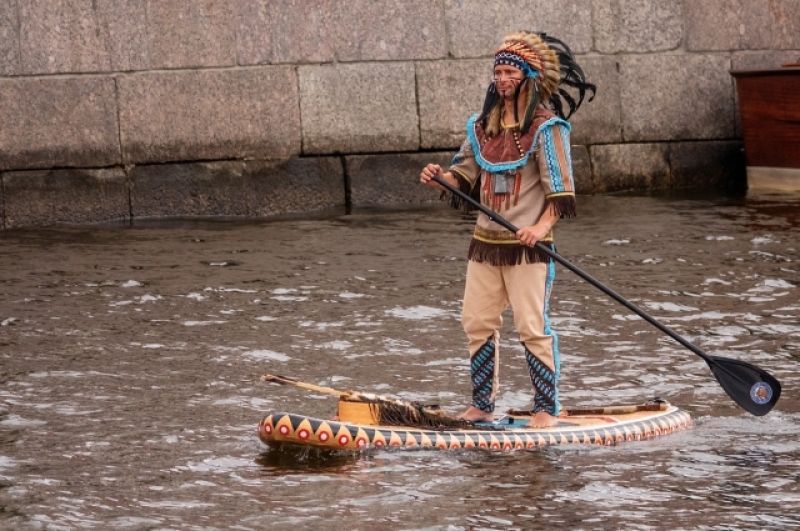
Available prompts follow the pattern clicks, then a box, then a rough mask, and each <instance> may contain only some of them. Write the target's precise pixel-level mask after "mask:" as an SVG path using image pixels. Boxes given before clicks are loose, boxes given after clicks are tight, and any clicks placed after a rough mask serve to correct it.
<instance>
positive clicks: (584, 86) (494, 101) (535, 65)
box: [480, 31, 597, 133]
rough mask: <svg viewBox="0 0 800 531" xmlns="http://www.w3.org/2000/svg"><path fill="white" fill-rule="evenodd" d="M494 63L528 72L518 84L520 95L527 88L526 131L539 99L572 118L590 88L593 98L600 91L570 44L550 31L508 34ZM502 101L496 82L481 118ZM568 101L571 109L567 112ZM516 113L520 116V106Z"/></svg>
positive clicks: (522, 127)
mask: <svg viewBox="0 0 800 531" xmlns="http://www.w3.org/2000/svg"><path fill="white" fill-rule="evenodd" d="M494 64H495V65H499V64H505V65H511V66H514V67H516V68H519V69H520V70H521V71H522V73H523V74H524V75H525V79H524V81H523V82H522V83H520V84H519V85H518V86H517V97H518V96H519V94H520V93H521V91H522V90H523V89H524V90H526V91H527V96H526V97H527V105H526V108H525V115H524V117H523V119H522V124H521V130H522V132H523V133H526V132H527V131H528V129H530V126H531V123H532V121H533V114H534V111H535V110H536V107H537V105H538V104H539V102H547V103H548V104H549V106H550V107H552V109H553V111H554V112H555V113H556V114H557V115H558V116H560V117H561V118H563V119H565V120H568V119H569V117H570V116H572V114H573V113H574V112H575V111H576V110H578V107H580V106H581V104H582V103H583V100H584V98H585V97H586V93H587V91H590V92H591V96H590V97H589V101H592V100H593V99H594V95H595V92H596V90H597V87H596V86H595V85H593V84H592V83H589V82H587V81H586V76H585V74H584V73H583V69H582V68H581V67H580V66H579V65H578V63H577V62H576V61H575V56H574V55H573V53H572V50H570V48H569V46H567V45H566V44H565V43H564V42H563V41H561V40H559V39H557V38H555V37H551V36H550V35H547V34H546V33H534V32H530V31H520V32H517V33H512V34H511V35H508V36H506V38H505V39H503V43H502V44H501V45H500V47H499V48H498V49H497V51H496V52H495V62H494ZM567 88H571V89H573V90H575V91H577V96H573V95H572V94H570V93H569V91H568V90H567ZM498 103H499V98H498V95H497V87H496V86H495V83H492V84H491V85H489V90H488V91H487V93H486V99H485V101H484V104H483V112H482V113H481V116H480V119H481V120H484V121H485V120H487V118H489V115H490V114H491V113H492V111H493V110H494V109H495V108H496V107H497V106H498ZM565 103H566V106H567V107H568V109H569V110H568V112H566V113H565V108H564V107H565ZM514 112H515V115H516V112H517V109H516V106H515V108H514ZM498 117H499V113H498ZM516 118H517V120H518V119H519V117H518V116H517V117H516ZM484 125H485V122H484Z"/></svg>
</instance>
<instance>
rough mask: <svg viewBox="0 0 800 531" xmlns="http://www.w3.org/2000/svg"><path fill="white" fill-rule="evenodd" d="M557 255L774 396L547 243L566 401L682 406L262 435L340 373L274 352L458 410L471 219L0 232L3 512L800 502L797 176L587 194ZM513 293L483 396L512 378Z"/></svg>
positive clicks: (321, 512)
mask: <svg viewBox="0 0 800 531" xmlns="http://www.w3.org/2000/svg"><path fill="white" fill-rule="evenodd" d="M579 213H580V217H579V218H577V219H575V220H569V221H563V222H562V223H561V224H560V225H559V227H558V230H557V233H558V241H559V250H560V252H561V253H562V254H563V255H564V256H565V257H566V258H568V259H570V260H571V261H573V262H574V263H576V264H577V265H579V266H580V267H582V268H583V269H585V270H586V271H588V272H590V273H591V274H593V275H594V276H595V277H596V278H598V279H599V280H601V281H602V282H604V283H607V284H608V285H610V286H611V287H613V288H614V289H616V290H617V291H618V292H620V293H621V294H623V295H624V296H626V297H628V298H630V299H631V300H633V301H634V302H635V303H637V304H638V305H640V306H641V307H643V308H644V309H646V310H648V311H649V312H650V313H651V314H652V315H654V316H655V317H656V318H658V319H659V320H661V321H662V322H664V323H665V324H667V325H669V326H671V327H673V328H674V329H675V330H677V331H678V332H679V333H680V334H682V335H683V336H684V337H686V338H687V339H689V340H691V341H693V342H695V343H696V344H697V345H698V346H700V347H701V348H702V349H704V350H705V351H706V352H708V353H709V354H715V355H722V356H728V357H733V358H741V359H744V360H747V361H749V362H751V363H755V364H757V365H759V366H761V367H763V368H765V369H767V370H769V371H770V372H771V373H772V374H773V375H775V376H776V377H777V378H779V379H780V380H781V381H782V383H783V388H784V391H783V397H782V399H781V401H780V402H779V403H778V405H777V407H776V409H775V410H774V411H773V412H772V413H770V414H769V415H768V416H766V417H761V418H757V417H753V416H750V415H748V414H747V413H745V412H743V411H742V410H740V409H739V408H738V407H737V406H736V405H735V404H734V403H733V402H732V401H731V400H730V399H729V398H728V396H727V395H726V394H725V393H724V392H723V391H722V389H721V388H720V386H719V385H718V384H717V382H716V380H715V379H714V378H713V376H711V374H710V372H709V370H708V368H707V367H706V366H705V365H704V363H703V362H702V360H700V359H699V358H698V357H697V356H695V355H694V354H692V353H691V352H689V351H687V350H686V349H684V348H683V347H681V346H680V345H678V344H677V343H675V342H674V341H672V340H670V339H669V338H666V337H664V336H663V334H661V333H660V332H658V331H657V330H656V329H655V328H653V327H652V326H651V325H649V324H647V323H645V322H644V321H642V320H641V319H638V318H636V317H635V316H633V315H632V314H631V313H630V312H629V311H627V310H626V309H625V308H623V307H622V306H620V305H618V304H617V303H615V302H613V301H610V300H609V299H607V298H606V296H605V295H603V294H602V293H600V292H599V291H598V290H597V289H596V288H593V287H592V286H590V285H588V284H586V283H584V282H583V281H581V280H579V279H578V278H577V277H575V276H574V275H573V274H572V273H570V272H569V271H567V270H565V269H562V268H559V272H558V275H557V279H556V288H555V293H554V300H553V314H552V316H553V324H554V327H555V328H556V329H557V330H558V331H559V333H560V341H561V350H562V386H561V395H562V399H563V402H564V403H565V404H566V405H580V404H587V405H588V404H593V405H597V404H611V403H639V402H642V401H645V400H647V399H650V398H653V397H654V396H659V397H662V398H665V399H667V400H669V401H670V402H672V403H674V404H677V405H679V406H681V407H682V408H684V409H686V410H687V411H689V412H690V413H691V414H692V416H693V417H694V419H695V421H696V425H695V427H694V428H693V429H692V430H690V431H685V432H680V433H676V434H673V435H669V436H665V437H662V438H658V439H654V440H650V441H643V442H633V443H625V444H621V445H618V446H614V447H564V448H560V447H552V448H547V449H538V450H535V451H514V452H507V453H484V452H479V451H471V452H469V451H462V452H453V453H449V452H438V451H413V452H412V451H403V450H401V451H378V452H372V453H367V454H364V455H360V456H328V455H321V454H317V453H314V452H305V453H297V452H294V453H292V452H281V451H274V450H268V449H267V448H266V447H265V446H264V445H263V444H262V443H261V442H260V441H259V440H258V438H257V436H256V426H257V424H258V422H259V421H260V420H261V418H262V417H263V416H264V415H265V414H266V413H267V412H269V411H274V410H279V411H293V412H298V413H307V414H310V415H314V416H321V417H329V416H332V415H333V413H334V409H335V399H334V398H331V397H327V396H323V395H317V394H313V393H308V392H304V391H302V390H299V389H295V388H286V387H280V386H276V385H272V384H265V383H262V382H260V381H259V376H260V375H261V374H262V373H265V372H272V373H278V374H284V375H290V376H294V377H296V378H299V379H301V380H306V381H309V382H313V383H317V384H322V385H329V386H333V387H338V388H344V389H347V388H351V389H357V390H361V391H371V392H379V393H383V394H392V395H396V396H399V397H402V398H405V399H413V400H422V401H425V402H436V403H439V404H441V405H442V406H443V407H445V408H452V409H453V410H457V409H460V408H461V407H462V406H463V405H464V404H465V403H466V399H467V396H468V394H469V384H468V368H467V363H466V354H465V350H464V337H463V333H462V331H461V329H460V324H459V321H458V314H459V308H460V298H461V295H462V290H463V277H464V270H465V266H466V263H465V261H464V255H465V253H466V248H467V245H468V240H469V235H470V232H471V226H472V221H471V220H470V219H469V218H468V217H465V216H463V215H461V214H459V213H457V212H454V211H451V210H448V209H445V208H441V209H440V208H432V209H428V210H420V211H412V212H356V213H354V214H350V215H335V216H332V217H327V218H323V219H315V220H308V219H307V220H282V221H273V222H264V221H259V222H247V223H243V222H221V221H216V222H208V221H192V222H188V221H187V222H169V223H167V222H160V223H150V224H146V225H141V226H136V227H92V228H62V229H53V230H38V231H23V230H17V231H6V232H5V233H0V245H1V247H0V289H1V290H2V292H1V293H2V295H0V359H2V365H1V367H2V372H1V373H0V527H2V528H9V529H11V528H13V529H73V528H97V529H101V528H112V527H113V528H122V529H265V528H270V529H272V528H275V529H291V528H295V527H297V526H303V527H314V528H322V529H334V528H335V529H342V528H357V529H384V528H397V529H472V528H487V529H488V528H498V529H513V528H534V529H536V528H545V527H550V528H620V527H624V528H629V529H654V528H668V529H672V528H694V529H754V528H786V527H790V526H800V399H798V396H797V388H798V384H800V376H798V370H797V364H798V361H800V288H798V285H800V198H797V197H789V198H787V197H785V196H784V197H769V196H761V197H752V196H751V197H748V198H740V199H726V198H711V199H681V198H653V197H581V198H580V212H579ZM510 323H511V319H510V315H509V316H508V318H507V319H506V325H505V329H504V338H505V340H504V342H503V343H502V345H503V347H502V349H501V353H502V357H503V359H502V369H501V377H502V378H501V379H502V387H501V390H500V394H499V404H498V407H499V408H500V410H504V409H505V408H507V407H524V406H525V405H526V404H527V403H528V402H529V399H530V396H529V394H528V389H529V381H528V377H527V371H526V368H525V364H524V357H523V355H522V351H521V349H520V347H519V346H518V342H517V341H516V338H515V334H514V332H513V329H512V328H511V327H510V326H511V325H510Z"/></svg>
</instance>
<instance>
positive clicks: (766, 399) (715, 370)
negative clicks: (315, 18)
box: [433, 176, 781, 417]
mask: <svg viewBox="0 0 800 531" xmlns="http://www.w3.org/2000/svg"><path fill="white" fill-rule="evenodd" d="M433 181H435V182H437V183H439V184H440V185H441V186H443V187H444V188H445V189H447V190H449V191H450V192H451V193H453V194H456V195H457V196H458V197H460V198H461V199H463V200H464V201H466V202H468V203H470V204H471V205H473V206H474V207H476V208H477V209H479V210H480V211H481V212H483V213H484V214H486V215H487V216H489V219H491V220H492V221H494V222H495V223H497V224H499V225H502V226H503V227H505V228H506V229H508V230H510V231H511V232H513V233H515V234H516V233H517V231H518V230H519V229H518V228H517V227H515V226H514V225H512V224H511V223H510V222H509V221H508V220H507V219H505V218H503V217H502V216H501V215H500V214H498V213H497V212H494V211H493V210H491V209H489V208H487V207H485V206H484V205H482V204H480V203H479V202H477V201H476V200H475V199H473V198H472V197H470V196H469V195H467V194H465V193H464V192H462V191H461V190H459V189H458V188H456V187H454V186H453V185H451V184H450V183H448V182H447V181H445V180H444V179H442V178H440V177H439V176H434V177H433ZM536 248H537V249H538V250H540V251H542V252H544V253H545V254H547V255H548V256H550V257H551V258H552V259H553V260H555V261H556V262H558V263H559V264H561V265H562V266H564V267H566V268H567V269H569V270H570V271H572V272H573V273H575V274H576V275H578V276H579V277H581V278H582V279H583V280H585V281H586V282H588V283H589V284H591V285H592V286H594V287H596V288H597V289H599V290H600V291H602V292H603V293H605V294H606V295H608V296H609V297H611V298H612V299H614V300H615V301H617V302H619V303H620V304H622V305H623V306H625V307H626V308H628V309H629V310H631V311H632V312H634V313H636V314H637V315H639V317H641V318H642V319H644V320H645V321H647V322H648V323H650V324H651V325H653V326H655V327H656V328H658V329H659V330H661V331H662V332H664V333H665V334H667V335H668V336H670V337H671V338H672V339H674V340H675V341H677V342H678V343H680V344H681V345H683V346H684V347H686V348H688V349H689V350H691V351H692V352H694V353H695V354H697V355H698V356H700V357H701V358H703V360H704V361H705V362H706V363H707V364H708V367H709V368H710V369H711V373H712V374H713V375H714V377H715V378H716V379H717V382H719V384H720V385H721V386H722V389H724V390H725V392H726V393H728V396H730V397H731V398H732V399H733V400H734V401H735V402H736V403H737V404H739V405H740V406H741V407H742V408H743V409H745V410H746V411H748V412H749V413H752V414H753V415H756V416H759V417H760V416H762V415H766V414H767V413H769V411H770V410H771V409H772V408H773V407H774V406H775V404H776V403H777V402H778V398H780V396H781V384H780V382H779V381H778V380H776V379H775V378H774V377H773V376H772V375H771V374H769V373H768V372H767V371H765V370H763V369H761V368H759V367H756V366H755V365H751V364H749V363H746V362H744V361H739V360H735V359H731V358H723V357H721V356H711V355H709V354H706V353H705V352H703V351H702V350H700V349H699V348H698V347H696V346H695V345H693V344H692V343H690V342H689V341H688V340H686V339H684V338H683V337H681V336H680V335H678V333H677V332H675V331H674V330H672V329H671V328H669V327H668V326H666V325H664V324H662V323H660V322H658V321H657V320H656V319H655V318H653V317H652V316H651V315H649V314H648V313H647V312H645V311H644V310H642V309H641V308H639V307H638V306H636V305H635V304H633V303H632V302H630V301H629V300H627V299H626V298H625V297H623V296H622V295H620V294H618V293H617V292H615V291H614V290H612V289H611V288H609V287H608V286H605V285H603V284H602V283H600V281H599V280H597V279H595V278H594V277H592V276H591V275H590V274H589V273H587V272H585V271H584V270H582V269H581V268H579V267H578V266H576V265H575V264H573V263H571V262H569V261H567V260H566V259H565V258H563V257H562V256H561V255H559V254H558V253H557V252H555V251H553V250H552V249H549V248H548V247H547V246H545V245H542V244H541V243H539V242H537V243H536Z"/></svg>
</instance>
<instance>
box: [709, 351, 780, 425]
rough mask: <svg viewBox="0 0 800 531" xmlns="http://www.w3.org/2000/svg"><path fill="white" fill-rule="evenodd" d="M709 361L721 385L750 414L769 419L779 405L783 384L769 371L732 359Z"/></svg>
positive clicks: (714, 358) (718, 358) (717, 358)
mask: <svg viewBox="0 0 800 531" xmlns="http://www.w3.org/2000/svg"><path fill="white" fill-rule="evenodd" d="M708 358H709V359H708V360H706V361H707V362H708V366H709V367H711V372H712V373H714V377H715V378H716V379H717V381H718V382H719V384H720V385H721V386H722V388H723V389H724V390H725V392H726V393H728V396H730V397H731V398H733V400H734V401H735V402H736V403H737V404H739V405H740V406H741V407H742V408H743V409H744V410H745V411H747V412H748V413H752V414H753V415H756V416H758V417H760V416H763V415H766V414H767V413H769V412H770V410H771V409H772V408H773V407H774V406H775V404H776V403H777V402H778V399H779V398H780V396H781V384H780V382H779V381H778V380H776V379H775V378H774V377H773V376H772V375H771V374H769V373H768V372H767V371H765V370H763V369H760V368H758V367H755V366H753V365H750V364H749V363H745V362H744V361H739V360H734V359H731V358H723V357H721V356H708Z"/></svg>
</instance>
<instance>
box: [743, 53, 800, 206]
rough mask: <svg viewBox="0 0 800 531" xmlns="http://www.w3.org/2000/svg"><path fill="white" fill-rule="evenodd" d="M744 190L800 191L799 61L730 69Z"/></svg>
mask: <svg viewBox="0 0 800 531" xmlns="http://www.w3.org/2000/svg"><path fill="white" fill-rule="evenodd" d="M731 75H733V77H734V78H735V79H736V89H737V94H738V96H739V112H740V115H741V119H742V132H743V136H744V148H745V155H746V159H747V184H748V188H750V189H773V190H788V191H800V63H798V64H790V65H785V66H784V67H783V68H778V69H773V70H749V71H733V72H731Z"/></svg>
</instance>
